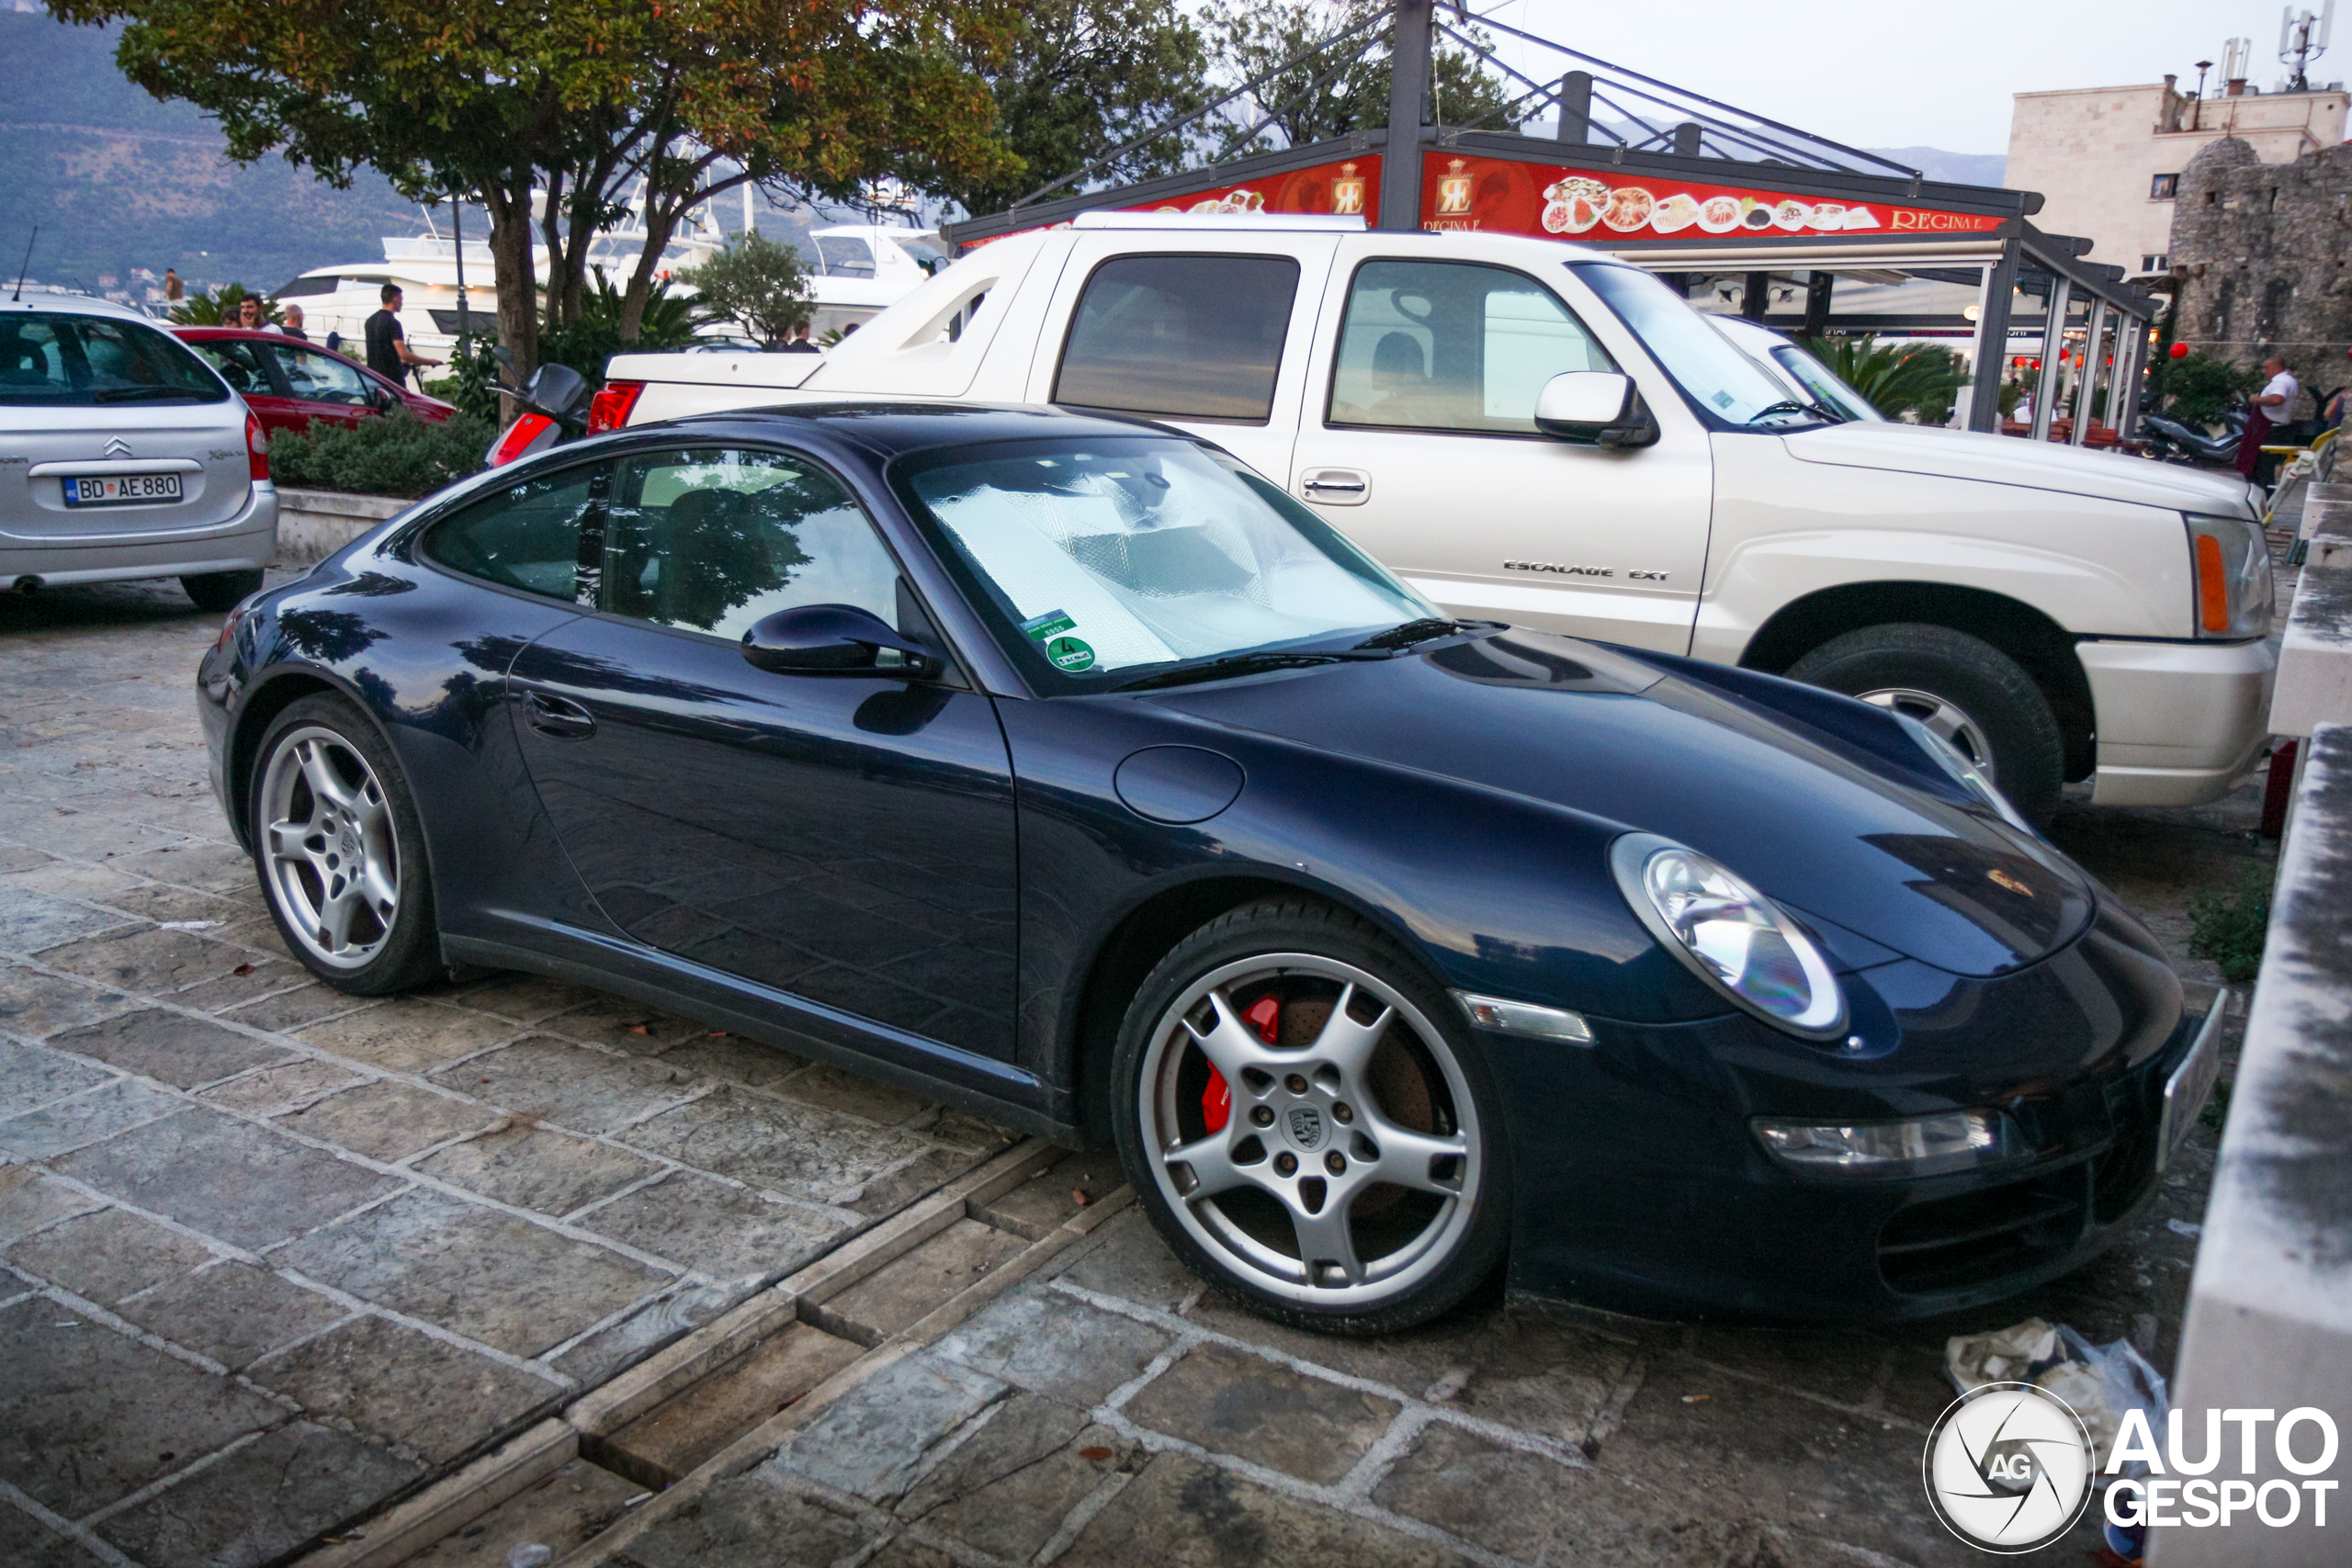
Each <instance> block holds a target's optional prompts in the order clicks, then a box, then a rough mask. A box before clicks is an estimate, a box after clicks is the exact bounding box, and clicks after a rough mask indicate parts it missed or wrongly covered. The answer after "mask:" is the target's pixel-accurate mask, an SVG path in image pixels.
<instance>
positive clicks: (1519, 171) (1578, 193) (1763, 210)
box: [996, 152, 2001, 245]
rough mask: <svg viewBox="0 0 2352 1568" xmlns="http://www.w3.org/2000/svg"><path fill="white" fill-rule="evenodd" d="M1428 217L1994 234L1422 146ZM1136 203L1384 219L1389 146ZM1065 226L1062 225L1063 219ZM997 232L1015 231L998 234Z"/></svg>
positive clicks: (1774, 232)
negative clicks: (1383, 153)
mask: <svg viewBox="0 0 2352 1568" xmlns="http://www.w3.org/2000/svg"><path fill="white" fill-rule="evenodd" d="M1422 156H1423V160H1424V164H1423V168H1422V179H1421V227H1422V228H1424V229H1430V230H1438V231H1453V230H1462V231H1478V232H1485V233H1499V234H1531V235H1533V236H1534V237H1535V238H1537V239H1546V240H1581V241H1583V242H1584V243H1589V244H1600V245H1606V244H1607V243H1609V242H1610V241H1611V240H1613V239H1618V238H1623V239H1628V240H1633V239H1644V240H1647V239H1668V238H1672V237H1674V236H1676V235H1690V236H1691V237H1693V238H1696V237H1698V236H1700V235H1721V236H1724V238H1726V239H1729V240H1735V241H1736V242H1741V243H1745V242H1747V241H1752V240H1786V239H1796V238H1799V237H1801V236H1813V237H1815V238H1818V237H1819V236H1821V235H1824V234H1833V233H1835V234H1853V233H1869V234H1985V233H1991V232H1993V231H1996V230H1997V229H1999V228H2000V226H2001V220H2000V219H1998V218H1996V217H1990V216H1987V215H1985V214H1982V213H1973V212H1946V211H1942V210H1939V209H1935V208H1927V207H1899V206H1894V205H1893V204H1890V203H1887V202H1883V201H1825V200H1817V199H1811V198H1807V197H1800V196H1795V195H1792V194H1791V193H1789V192H1787V191H1778V190H1768V189H1764V188H1761V187H1758V186H1718V185H1704V184H1699V183H1694V182H1692V181H1689V180H1673V179H1665V178H1662V177H1659V176H1656V175H1625V174H1615V175H1613V176H1612V175H1611V174H1610V172H1609V171H1605V170H1601V169H1589V168H1577V167H1570V166H1567V165H1564V164H1522V163H1518V162H1515V161H1513V160H1510V159H1507V158H1477V157H1469V156H1464V155H1459V154H1454V153H1449V152H1428V153H1424V154H1423V155H1422ZM1125 210H1126V211H1129V212H1198V213H1212V212H1301V213H1337V214H1341V215H1351V216H1361V217H1362V218H1363V220H1364V225H1365V227H1367V228H1377V227H1379V225H1380V154H1379V153H1377V152H1367V153H1364V154H1363V155H1362V156H1360V157H1355V158H1346V159H1341V160H1339V161H1337V162H1334V163H1329V164H1314V165H1313V166H1311V167H1308V168H1304V169H1295V170H1292V171H1291V172H1290V173H1288V174H1282V175H1269V176H1267V177H1266V178H1264V179H1261V180H1249V181H1245V182H1244V183H1242V184H1240V185H1234V186H1215V187H1213V188H1211V189H1208V190H1202V191H1193V192H1189V193H1187V194H1186V195H1183V196H1181V197H1165V198H1162V199H1161V200H1159V201H1148V202H1140V203H1137V204H1136V205H1135V206H1133V207H1129V208H1127V209H1125ZM1054 226H1055V227H1061V226H1062V225H1058V224H1057V225H1054ZM996 237H997V238H999V239H1004V238H1009V237H1010V236H1008V235H998V236H996Z"/></svg>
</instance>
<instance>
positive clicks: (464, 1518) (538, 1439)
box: [302, 1418, 580, 1568]
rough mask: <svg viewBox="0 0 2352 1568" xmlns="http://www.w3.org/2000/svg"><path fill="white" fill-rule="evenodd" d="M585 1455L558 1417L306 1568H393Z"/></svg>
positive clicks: (316, 1555)
mask: <svg viewBox="0 0 2352 1568" xmlns="http://www.w3.org/2000/svg"><path fill="white" fill-rule="evenodd" d="M579 1451H580V1434H579V1433H577V1432H575V1431H573V1430H572V1429H571V1427H567V1426H565V1425H564V1424H563V1423H562V1422H560V1421H558V1420H554V1419H552V1418H550V1419H548V1420H545V1421H542V1422H540V1423H539V1424H538V1425H537V1426H536V1427H532V1428H531V1429H530V1430H529V1431H527V1432H525V1433H524V1434H523V1435H522V1436H521V1437H518V1438H508V1439H507V1440H506V1441H505V1442H504V1443H503V1444H501V1445H500V1446H499V1447H498V1448H496V1449H493V1450H491V1451H490V1452H489V1453H486V1454H484V1455H482V1457H481V1458H480V1459H478V1460H476V1461H474V1462H473V1463H471V1464H469V1465H468V1466H466V1468H465V1469H463V1470H461V1471H458V1472H457V1473H456V1474H454V1475H446V1476H443V1477H442V1478H441V1479H440V1480H439V1481H436V1482H435V1483H433V1484H432V1485H430V1486H428V1487H426V1488H425V1489H424V1491H422V1492H420V1493H418V1494H417V1495H415V1496H413V1497H411V1498H410V1499H409V1500H408V1501H407V1502H405V1503H402V1504H401V1505H399V1506H396V1507H394V1508H393V1509H392V1510H391V1511H390V1513H387V1514H385V1515H384V1516H383V1517H380V1518H379V1519H376V1520H375V1521H373V1522H372V1523H370V1524H369V1525H368V1529H367V1531H366V1533H365V1534H364V1535H355V1536H353V1537H351V1538H350V1539H348V1540H345V1542H344V1543H343V1544H342V1545H340V1546H330V1547H328V1548H327V1549H325V1550H324V1551H315V1552H312V1553H311V1555H310V1556H308V1557H305V1558H303V1559H302V1562H303V1564H304V1568H392V1565H393V1564H395V1563H398V1562H405V1561H407V1560H408V1559H409V1558H411V1557H413V1556H415V1555H416V1554H417V1553H418V1552H420V1551H424V1549H425V1548H426V1547H428V1546H431V1545H432V1544H433V1543H434V1542H435V1541H436V1540H440V1539H441V1538H442V1537H444V1536H446V1535H448V1534H450V1533H452V1532H453V1531H456V1530H458V1529H462V1528H463V1527H464V1526H466V1525H468V1524H470V1523H471V1522H472V1521H473V1520H474V1518H475V1517H477V1516H479V1515H481V1514H485V1513H488V1512H489V1511H490V1510H491V1509H492V1508H495V1507H496V1506H498V1505H500V1504H501V1503H503V1502H504V1501H506V1499H508V1498H509V1497H512V1496H514V1495H515V1494H516V1493H518V1492H520V1491H522V1490H523V1488H525V1487H526V1486H528V1485H530V1484H531V1483H533V1482H535V1481H537V1480H538V1479H539V1478H540V1477H542V1476H546V1475H552V1474H554V1473H555V1472H557V1471H559V1470H560V1469H562V1468H563V1467H564V1466H565V1465H566V1464H568V1463H570V1462H571V1459H572V1458H573V1456H574V1455H576V1454H578V1453H579Z"/></svg>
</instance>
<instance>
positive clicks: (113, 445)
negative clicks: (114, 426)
mask: <svg viewBox="0 0 2352 1568" xmlns="http://www.w3.org/2000/svg"><path fill="white" fill-rule="evenodd" d="M107 457H130V442H128V441H125V440H124V439H123V438H122V437H121V436H119V435H118V436H116V437H115V438H114V439H113V440H111V441H108V442H107Z"/></svg>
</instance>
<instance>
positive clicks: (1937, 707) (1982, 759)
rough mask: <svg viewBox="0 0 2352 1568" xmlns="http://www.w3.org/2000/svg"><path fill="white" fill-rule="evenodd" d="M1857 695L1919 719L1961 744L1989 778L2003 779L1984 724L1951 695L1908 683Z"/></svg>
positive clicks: (1965, 754) (1967, 755) (1998, 781)
mask: <svg viewBox="0 0 2352 1568" xmlns="http://www.w3.org/2000/svg"><path fill="white" fill-rule="evenodd" d="M1858 695H1859V696H1860V699H1861V700H1862V701H1863V702H1866V703H1869V704H1870V705H1871V706H1873V707H1882V708H1888V709H1891V710H1893V711H1894V712H1895V713H1899V714H1901V715H1903V716H1904V717H1905V718H1916V719H1917V720H1918V721H1919V722H1920V723H1921V724H1923V725H1926V726H1927V727H1928V728H1929V729H1931V730H1933V731H1934V732H1935V733H1936V734H1938V735H1940V736H1942V737H1943V738H1944V739H1946V740H1949V741H1951V743H1952V744H1953V745H1954V746H1956V747H1958V748H1960V753H1961V755H1962V756H1963V757H1966V758H1967V759H1968V760H1969V761H1972V762H1973V763H1975V764H1976V765H1977V767H1978V768H1979V769H1981V770H1982V771H1983V772H1984V774H1985V778H1986V779H1987V780H1989V781H1991V782H1992V783H1994V784H1998V783H2000V778H1999V776H1998V775H1997V773H1996V772H1995V770H1994V766H1993V743H1992V742H1991V741H1990V740H1987V739H1985V730H1984V728H1983V727H1982V726H1981V725H1979V724H1978V723H1977V722H1976V721H1975V720H1974V719H1973V718H1971V717H1969V716H1968V710H1967V709H1965V708H1963V707H1962V706H1961V705H1959V704H1958V703H1955V702H1953V701H1952V700H1951V698H1950V697H1939V696H1938V695H1936V694H1935V693H1933V692H1922V691H1917V690H1914V689H1913V688H1911V687H1909V686H1885V687H1882V688H1880V689H1879V690H1877V691H1874V692H1862V693H1860V694H1858Z"/></svg>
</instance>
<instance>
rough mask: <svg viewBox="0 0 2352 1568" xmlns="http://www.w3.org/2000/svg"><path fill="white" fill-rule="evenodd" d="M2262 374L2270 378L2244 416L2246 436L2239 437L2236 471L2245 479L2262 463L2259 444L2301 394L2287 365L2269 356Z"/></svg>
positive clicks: (2281, 419) (2263, 365)
mask: <svg viewBox="0 0 2352 1568" xmlns="http://www.w3.org/2000/svg"><path fill="white" fill-rule="evenodd" d="M2262 373H2263V375H2264V376H2266V377H2267V378H2268V379H2267V381H2265V382H2264V383H2263V386H2262V390H2260V391H2259V392H2256V394H2255V395H2254V411H2253V412H2252V413H2250V414H2249V415H2248V416H2247V417H2246V422H2245V434H2244V435H2243V436H2240V437H2239V438H2238V460H2237V463H2236V465H2235V467H2236V468H2237V471H2238V472H2239V473H2241V474H2244V475H2245V477H2246V478H2247V479H2252V478H2254V471H2255V469H2256V468H2257V467H2259V466H2260V464H2261V462H2262V444H2263V443H2264V442H2265V441H2267V440H2268V439H2269V436H2270V432H2271V429H2272V428H2273V427H2274V426H2275V425H2277V424H2279V423H2284V422H2285V420H2286V418H2287V411H2288V410H2289V409H2291V408H2293V407H2294V406H2295V400H2296V399H2297V398H2300V397H2301V396H2302V395H2303V384H2302V383H2301V381H2298V380H2296V379H2295V378H2294V375H2293V373H2292V372H2291V371H2290V370H2289V369H2288V368H2287V362H2286V361H2285V360H2284V359H2282V358H2280V357H2279V356H2278V355H2275V354H2274V355H2271V356H2270V357H2269V358H2267V359H2266V360H2264V361H2263V362H2262Z"/></svg>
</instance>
